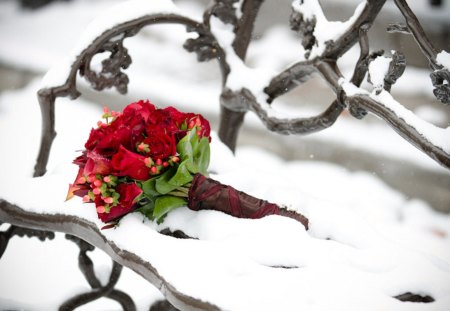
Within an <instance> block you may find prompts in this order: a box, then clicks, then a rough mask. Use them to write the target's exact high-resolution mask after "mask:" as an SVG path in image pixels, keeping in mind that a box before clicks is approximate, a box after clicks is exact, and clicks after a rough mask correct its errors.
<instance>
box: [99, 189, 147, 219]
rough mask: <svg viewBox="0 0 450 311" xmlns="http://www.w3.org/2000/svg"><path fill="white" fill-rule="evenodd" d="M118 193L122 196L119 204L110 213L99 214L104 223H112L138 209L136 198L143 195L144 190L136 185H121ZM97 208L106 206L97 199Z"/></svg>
mask: <svg viewBox="0 0 450 311" xmlns="http://www.w3.org/2000/svg"><path fill="white" fill-rule="evenodd" d="M116 191H117V192H118V193H119V194H120V198H119V204H118V205H116V206H113V207H111V209H110V210H109V213H106V212H105V213H98V212H97V215H98V218H100V219H101V221H103V222H105V223H106V222H110V221H112V220H115V219H117V218H119V217H121V216H123V215H125V214H128V213H130V212H132V211H133V210H135V209H136V207H137V206H136V204H135V203H136V202H135V201H136V198H137V197H138V196H139V195H140V194H141V193H142V190H141V189H140V188H139V187H138V186H137V185H136V184H135V183H129V184H119V185H118V186H117V187H116ZM95 203H96V206H97V207H98V206H99V205H102V204H104V203H103V201H102V200H101V199H100V198H99V199H97V198H96V201H95Z"/></svg>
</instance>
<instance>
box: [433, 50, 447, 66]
mask: <svg viewBox="0 0 450 311" xmlns="http://www.w3.org/2000/svg"><path fill="white" fill-rule="evenodd" d="M436 61H437V62H438V64H440V65H442V66H444V68H446V69H447V70H450V53H448V52H446V51H441V52H439V53H438V54H437V55H436Z"/></svg>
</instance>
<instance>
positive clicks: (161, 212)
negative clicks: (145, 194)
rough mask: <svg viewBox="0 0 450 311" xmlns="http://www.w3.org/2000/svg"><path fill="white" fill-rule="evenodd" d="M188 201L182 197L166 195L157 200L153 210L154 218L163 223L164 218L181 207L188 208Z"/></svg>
mask: <svg viewBox="0 0 450 311" xmlns="http://www.w3.org/2000/svg"><path fill="white" fill-rule="evenodd" d="M186 204H187V201H186V199H183V198H180V197H174V196H171V195H165V196H162V197H159V198H157V199H156V202H155V208H154V209H153V217H154V219H155V220H156V221H157V222H158V223H161V222H162V220H163V218H164V216H165V215H166V214H167V213H168V212H170V211H172V210H174V209H176V208H178V207H181V206H186Z"/></svg>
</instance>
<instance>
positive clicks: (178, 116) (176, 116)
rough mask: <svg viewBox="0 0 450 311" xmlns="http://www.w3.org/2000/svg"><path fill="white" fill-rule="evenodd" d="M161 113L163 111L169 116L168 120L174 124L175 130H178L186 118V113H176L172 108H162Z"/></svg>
mask: <svg viewBox="0 0 450 311" xmlns="http://www.w3.org/2000/svg"><path fill="white" fill-rule="evenodd" d="M163 111H165V112H166V113H167V114H168V115H169V116H170V118H171V119H172V120H173V122H174V123H175V124H176V126H177V128H180V127H181V125H182V124H183V122H185V121H186V119H187V117H188V114H187V113H184V112H181V111H178V110H177V109H175V108H174V107H172V106H170V107H167V108H164V109H163Z"/></svg>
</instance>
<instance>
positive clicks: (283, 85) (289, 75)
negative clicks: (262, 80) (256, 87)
mask: <svg viewBox="0 0 450 311" xmlns="http://www.w3.org/2000/svg"><path fill="white" fill-rule="evenodd" d="M315 71H316V68H315V67H314V62H313V61H310V60H309V61H304V62H299V63H296V64H295V65H292V66H291V67H289V68H287V69H286V70H284V71H283V72H281V73H280V74H279V75H277V76H276V77H274V78H273V79H272V80H271V81H270V83H269V85H268V86H267V87H266V88H264V92H265V93H266V94H267V95H269V99H268V100H267V101H268V103H269V104H270V103H271V102H272V101H273V100H274V99H275V98H277V97H278V96H281V95H283V94H285V93H287V92H289V91H290V90H292V89H293V88H295V87H297V86H298V85H300V84H302V83H304V82H306V81H308V79H309V76H310V75H311V74H312V73H314V72H315Z"/></svg>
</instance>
